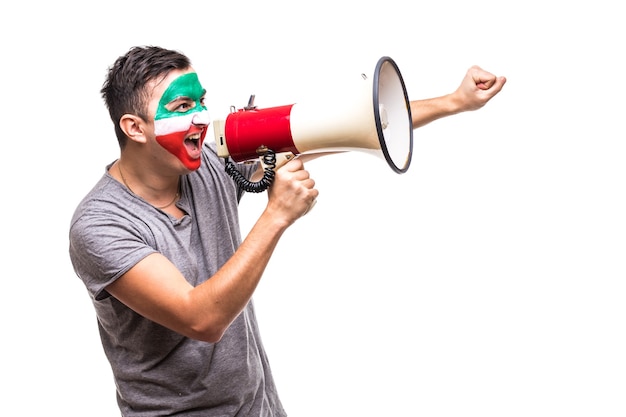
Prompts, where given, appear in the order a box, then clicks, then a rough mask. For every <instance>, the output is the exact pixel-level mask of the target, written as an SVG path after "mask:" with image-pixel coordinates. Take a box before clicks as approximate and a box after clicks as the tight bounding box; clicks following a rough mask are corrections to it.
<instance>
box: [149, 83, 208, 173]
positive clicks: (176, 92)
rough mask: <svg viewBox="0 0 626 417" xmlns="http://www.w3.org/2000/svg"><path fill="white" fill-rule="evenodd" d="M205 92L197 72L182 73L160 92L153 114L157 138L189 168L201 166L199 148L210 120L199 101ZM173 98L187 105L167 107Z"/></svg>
mask: <svg viewBox="0 0 626 417" xmlns="http://www.w3.org/2000/svg"><path fill="white" fill-rule="evenodd" d="M204 93H205V90H204V89H203V88H202V85H201V84H200V81H199V80H198V75H197V74H196V73H194V72H191V73H187V74H184V75H181V76H180V77H178V78H176V79H175V80H174V81H172V83H171V84H170V85H169V86H168V87H167V89H166V90H165V92H164V93H163V95H162V96H161V99H160V100H159V105H158V107H157V110H156V114H155V116H154V133H155V135H156V140H157V142H158V143H159V144H160V145H161V146H163V147H164V148H165V149H166V150H167V151H168V152H170V153H171V154H172V155H174V156H176V157H177V158H178V159H179V160H180V161H181V162H182V163H183V164H184V165H185V166H186V167H187V168H188V169H190V170H192V171H193V170H196V169H198V167H200V161H201V159H200V155H201V151H200V150H201V149H202V143H203V142H204V138H205V136H206V133H207V128H208V125H209V123H210V119H209V112H208V111H207V109H206V107H205V106H204V105H203V104H202V101H201V100H202V98H203V96H204ZM175 100H181V102H180V104H182V105H186V106H187V107H188V108H187V107H185V108H183V107H177V108H176V109H174V110H168V108H167V107H166V106H167V105H168V104H170V103H172V102H173V101H175Z"/></svg>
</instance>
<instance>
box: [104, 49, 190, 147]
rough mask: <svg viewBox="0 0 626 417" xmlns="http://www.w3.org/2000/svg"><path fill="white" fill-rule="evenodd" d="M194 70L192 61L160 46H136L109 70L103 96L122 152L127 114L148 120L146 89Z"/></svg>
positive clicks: (179, 53)
mask: <svg viewBox="0 0 626 417" xmlns="http://www.w3.org/2000/svg"><path fill="white" fill-rule="evenodd" d="M189 67H191V61H190V60H189V58H187V56H185V55H184V54H182V53H181V52H178V51H174V50H170V49H164V48H160V47H158V46H135V47H132V48H131V49H130V50H129V51H128V52H127V53H126V54H125V55H123V56H120V57H119V58H117V60H116V61H115V63H114V64H113V65H112V66H111V67H109V69H108V72H107V77H106V80H105V82H104V84H103V85H102V89H101V90H100V93H101V94H102V98H103V99H104V102H105V104H106V106H107V108H108V110H109V115H110V117H111V120H112V121H113V125H114V126H115V135H116V136H117V141H118V142H119V144H120V148H123V147H124V146H125V145H126V141H127V139H128V138H127V137H126V135H125V134H124V132H123V131H122V129H121V128H120V124H119V122H120V118H121V117H122V116H123V115H124V114H134V115H136V116H139V117H141V118H142V119H143V120H147V119H148V116H147V113H148V108H147V106H148V100H149V98H150V91H147V88H146V86H147V85H148V84H149V83H150V82H151V81H153V80H155V79H157V78H164V77H166V76H167V74H169V73H170V71H172V70H176V69H179V70H184V69H187V68H189Z"/></svg>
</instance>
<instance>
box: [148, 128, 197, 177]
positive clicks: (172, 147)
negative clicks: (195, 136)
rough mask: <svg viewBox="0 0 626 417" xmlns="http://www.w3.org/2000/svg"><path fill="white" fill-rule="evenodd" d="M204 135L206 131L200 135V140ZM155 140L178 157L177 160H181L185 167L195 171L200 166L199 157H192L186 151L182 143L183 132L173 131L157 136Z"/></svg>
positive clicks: (183, 139)
mask: <svg viewBox="0 0 626 417" xmlns="http://www.w3.org/2000/svg"><path fill="white" fill-rule="evenodd" d="M204 136H206V132H205V134H203V135H202V141H204ZM156 141H157V142H158V143H159V145H161V146H163V147H164V148H165V149H166V150H167V151H168V152H169V153H171V154H172V155H174V156H175V157H176V158H178V160H179V161H180V162H182V163H183V165H185V167H187V169H189V170H191V171H195V170H196V169H198V168H199V167H200V162H201V158H198V159H192V158H190V157H189V154H188V153H187V149H186V148H185V145H184V141H185V132H175V133H170V134H168V135H161V136H157V137H156ZM200 146H201V145H200Z"/></svg>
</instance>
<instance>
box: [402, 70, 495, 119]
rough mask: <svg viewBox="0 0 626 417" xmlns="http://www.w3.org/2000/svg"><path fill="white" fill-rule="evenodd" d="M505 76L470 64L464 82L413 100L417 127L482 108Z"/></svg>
mask: <svg viewBox="0 0 626 417" xmlns="http://www.w3.org/2000/svg"><path fill="white" fill-rule="evenodd" d="M505 83H506V78H505V77H503V76H499V77H497V76H495V75H493V74H491V73H490V72H488V71H485V70H483V69H482V68H480V67H479V66H477V65H474V66H472V67H470V68H469V69H468V70H467V73H466V74H465V77H464V78H463V80H462V81H461V85H459V87H458V88H457V89H456V90H455V91H454V92H452V93H450V94H446V95H444V96H440V97H435V98H429V99H423V100H413V101H411V116H412V119H413V120H412V122H413V128H414V129H417V128H418V127H422V126H424V125H426V124H428V123H430V122H433V121H435V120H437V119H441V118H442V117H446V116H452V115H453V114H457V113H461V112H465V111H471V110H478V109H480V108H481V107H483V106H484V105H485V104H487V102H488V101H489V100H491V99H492V98H493V97H494V96H495V95H496V94H498V93H499V92H500V90H502V87H503V86H504V84H505Z"/></svg>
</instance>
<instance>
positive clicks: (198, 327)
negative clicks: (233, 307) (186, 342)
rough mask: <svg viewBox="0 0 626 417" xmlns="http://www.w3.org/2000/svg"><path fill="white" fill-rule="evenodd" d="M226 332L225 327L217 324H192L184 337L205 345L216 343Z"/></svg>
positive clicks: (226, 327)
mask: <svg viewBox="0 0 626 417" xmlns="http://www.w3.org/2000/svg"><path fill="white" fill-rule="evenodd" d="M226 330H228V326H227V325H223V324H219V323H206V322H204V323H194V324H192V325H190V326H189V328H188V330H187V331H186V332H185V336H187V337H189V338H191V339H195V340H200V341H202V342H207V343H217V342H219V341H220V340H222V337H223V336H224V333H226Z"/></svg>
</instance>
